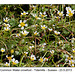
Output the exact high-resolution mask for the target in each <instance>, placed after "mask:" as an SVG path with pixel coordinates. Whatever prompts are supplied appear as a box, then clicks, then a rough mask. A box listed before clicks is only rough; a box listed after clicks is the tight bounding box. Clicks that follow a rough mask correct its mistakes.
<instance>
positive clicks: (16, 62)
mask: <svg viewBox="0 0 75 75" xmlns="http://www.w3.org/2000/svg"><path fill="white" fill-rule="evenodd" d="M11 61H12V64H13V65H16V64H18V63H19V62H18V60H15V58H13V59H12V60H11Z"/></svg>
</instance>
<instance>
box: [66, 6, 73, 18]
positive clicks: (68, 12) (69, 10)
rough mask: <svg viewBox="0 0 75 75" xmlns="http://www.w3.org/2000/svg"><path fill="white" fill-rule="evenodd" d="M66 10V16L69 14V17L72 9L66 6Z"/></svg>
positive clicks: (71, 14)
mask: <svg viewBox="0 0 75 75" xmlns="http://www.w3.org/2000/svg"><path fill="white" fill-rule="evenodd" d="M66 10H67V14H66V16H69V17H71V16H73V14H74V10H72V9H71V8H70V7H66Z"/></svg>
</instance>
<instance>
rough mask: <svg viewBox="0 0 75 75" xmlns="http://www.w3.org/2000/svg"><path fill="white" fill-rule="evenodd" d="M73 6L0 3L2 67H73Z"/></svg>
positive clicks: (74, 65)
mask: <svg viewBox="0 0 75 75" xmlns="http://www.w3.org/2000/svg"><path fill="white" fill-rule="evenodd" d="M74 35H75V5H59V4H58V5H51V4H50V5H32V4H31V5H21V4H20V5H0V66H1V67H75V43H74V42H75V37H74Z"/></svg>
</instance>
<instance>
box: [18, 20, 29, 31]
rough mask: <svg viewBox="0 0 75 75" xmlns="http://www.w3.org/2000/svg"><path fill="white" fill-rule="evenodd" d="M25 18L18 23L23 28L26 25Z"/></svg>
mask: <svg viewBox="0 0 75 75" xmlns="http://www.w3.org/2000/svg"><path fill="white" fill-rule="evenodd" d="M25 22H26V20H24V21H22V20H20V24H19V25H18V26H19V27H21V29H22V30H23V29H24V26H26V27H27V26H28V24H25Z"/></svg>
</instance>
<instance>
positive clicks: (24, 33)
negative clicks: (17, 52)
mask: <svg viewBox="0 0 75 75" xmlns="http://www.w3.org/2000/svg"><path fill="white" fill-rule="evenodd" d="M21 33H22V34H23V35H24V36H26V35H27V34H28V33H29V32H27V31H26V30H24V31H22V32H21Z"/></svg>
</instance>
